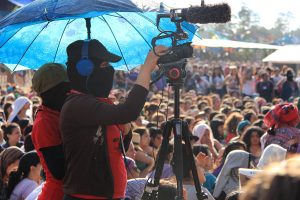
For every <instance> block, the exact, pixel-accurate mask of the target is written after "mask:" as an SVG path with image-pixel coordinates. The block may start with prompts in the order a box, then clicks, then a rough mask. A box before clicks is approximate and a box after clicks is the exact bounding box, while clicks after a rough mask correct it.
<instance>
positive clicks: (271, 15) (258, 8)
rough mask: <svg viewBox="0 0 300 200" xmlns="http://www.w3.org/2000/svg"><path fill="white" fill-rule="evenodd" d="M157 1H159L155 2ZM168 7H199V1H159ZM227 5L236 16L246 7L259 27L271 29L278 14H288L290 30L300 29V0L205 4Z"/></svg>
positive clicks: (236, 0)
mask: <svg viewBox="0 0 300 200" xmlns="http://www.w3.org/2000/svg"><path fill="white" fill-rule="evenodd" d="M156 1H159V0H156ZM161 2H164V3H165V4H166V5H168V6H176V7H188V6H189V5H199V4H201V0H161ZM223 2H225V3H228V4H229V6H230V7H231V10H232V14H235V15H237V13H238V12H239V11H240V9H241V7H242V5H245V6H247V7H248V8H249V9H250V10H252V11H254V12H255V13H256V14H258V16H259V17H260V23H259V25H261V26H264V27H266V28H272V27H273V26H274V24H275V21H276V19H277V17H278V15H279V13H281V12H282V13H286V12H290V13H291V14H292V15H293V19H292V20H291V21H290V30H295V29H297V28H300V11H299V9H300V0H284V1H283V0H206V1H205V3H206V4H216V3H223Z"/></svg>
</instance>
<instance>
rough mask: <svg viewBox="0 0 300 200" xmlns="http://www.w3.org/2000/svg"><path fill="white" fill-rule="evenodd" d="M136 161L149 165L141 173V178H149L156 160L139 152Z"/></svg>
mask: <svg viewBox="0 0 300 200" xmlns="http://www.w3.org/2000/svg"><path fill="white" fill-rule="evenodd" d="M135 160H136V161H140V162H142V163H145V164H147V167H146V168H145V169H144V170H143V171H141V172H140V178H144V177H146V176H147V174H148V173H149V172H150V171H151V169H152V168H153V166H154V163H155V162H154V159H153V158H152V157H150V156H148V155H147V154H146V153H145V152H142V151H137V152H136V156H135Z"/></svg>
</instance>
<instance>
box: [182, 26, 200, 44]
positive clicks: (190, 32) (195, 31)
mask: <svg viewBox="0 0 300 200" xmlns="http://www.w3.org/2000/svg"><path fill="white" fill-rule="evenodd" d="M182 26H183V27H184V28H185V29H186V30H188V31H189V32H190V33H192V34H193V35H194V36H196V37H197V38H199V39H201V40H202V37H201V36H198V35H197V34H196V32H197V29H198V28H199V26H197V25H195V26H196V27H197V29H196V31H195V33H193V31H191V30H190V29H188V28H187V27H186V26H184V25H183V24H182Z"/></svg>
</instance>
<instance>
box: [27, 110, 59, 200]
mask: <svg viewBox="0 0 300 200" xmlns="http://www.w3.org/2000/svg"><path fill="white" fill-rule="evenodd" d="M59 114H60V113H59V112H58V111H54V110H52V109H50V108H47V107H45V106H40V107H39V109H38V112H37V115H36V119H35V121H34V124H33V130H32V136H31V137H32V142H33V144H34V147H35V149H36V151H37V154H38V156H39V157H40V160H41V164H42V166H43V169H44V171H45V174H46V181H45V184H44V186H43V188H42V192H41V194H40V195H39V197H38V200H62V199H63V190H62V181H61V180H57V179H55V178H54V177H53V175H52V174H51V172H50V171H49V169H48V167H47V164H46V162H45V159H44V157H43V154H42V152H41V151H40V149H41V148H45V147H51V146H57V145H60V144H62V139H61V134H60V130H59Z"/></svg>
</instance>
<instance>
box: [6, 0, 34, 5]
mask: <svg viewBox="0 0 300 200" xmlns="http://www.w3.org/2000/svg"><path fill="white" fill-rule="evenodd" d="M8 1H10V2H12V3H13V4H15V5H17V6H24V5H26V4H29V3H31V2H33V1H34V0H8Z"/></svg>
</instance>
